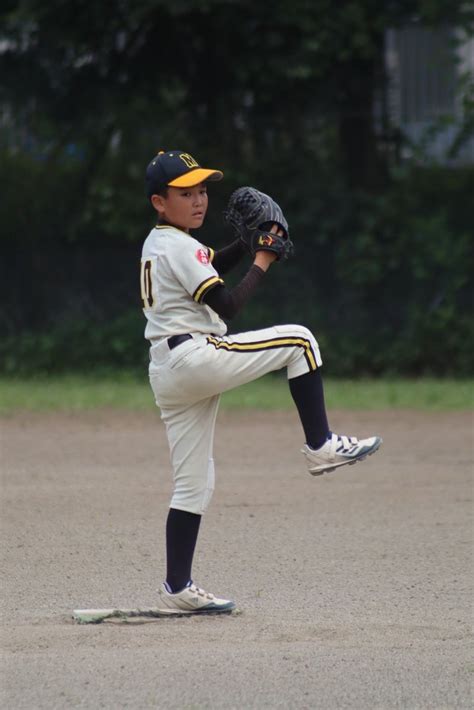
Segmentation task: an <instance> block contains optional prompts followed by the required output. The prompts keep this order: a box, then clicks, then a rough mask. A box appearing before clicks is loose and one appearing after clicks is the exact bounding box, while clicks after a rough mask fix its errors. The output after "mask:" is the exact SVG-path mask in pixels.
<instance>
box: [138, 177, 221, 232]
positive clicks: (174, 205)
mask: <svg viewBox="0 0 474 710" xmlns="http://www.w3.org/2000/svg"><path fill="white" fill-rule="evenodd" d="M207 201H208V198H207V188H206V184H205V183H204V182H201V183H200V184H199V185H195V186H194V187H168V194H167V196H166V197H163V195H153V196H152V198H151V202H152V204H153V207H154V208H155V210H156V211H157V212H158V213H159V215H160V218H161V219H162V220H163V221H164V222H166V223H167V224H172V225H173V226H175V227H178V228H179V229H182V230H183V232H189V230H190V229H197V228H198V227H201V226H202V223H203V222H204V218H205V216H206V212H207Z"/></svg>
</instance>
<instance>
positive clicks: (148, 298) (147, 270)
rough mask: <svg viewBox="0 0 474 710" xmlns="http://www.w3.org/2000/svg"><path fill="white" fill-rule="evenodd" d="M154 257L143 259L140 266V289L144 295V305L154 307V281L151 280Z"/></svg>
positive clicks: (144, 306) (147, 307)
mask: <svg viewBox="0 0 474 710" xmlns="http://www.w3.org/2000/svg"><path fill="white" fill-rule="evenodd" d="M152 266H153V259H142V262H141V267H140V291H141V296H142V307H143V308H145V309H149V308H153V306H154V304H155V301H154V298H153V283H152V280H151V269H152Z"/></svg>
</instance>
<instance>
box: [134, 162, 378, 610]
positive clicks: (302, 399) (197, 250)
mask: <svg viewBox="0 0 474 710" xmlns="http://www.w3.org/2000/svg"><path fill="white" fill-rule="evenodd" d="M222 177H223V174H222V172H221V171H220V170H215V169H210V168H203V167H201V166H200V165H199V164H198V163H197V161H196V160H195V159H194V158H193V157H192V156H191V155H189V154H188V153H186V152H184V151H180V150H172V151H168V152H161V153H159V154H158V155H157V156H155V157H154V158H153V160H152V161H151V162H150V164H149V165H148V167H147V170H146V191H147V196H148V199H149V200H150V202H151V204H152V206H153V208H154V209H155V210H156V212H157V217H158V219H157V224H156V226H155V227H154V228H153V229H152V230H151V232H150V233H149V235H148V237H147V238H146V240H145V243H144V245H143V253H142V259H141V272H140V285H141V296H142V301H143V312H144V315H145V317H146V320H147V324H146V329H145V337H146V338H147V339H148V340H149V341H150V366H149V376H150V383H151V387H152V389H153V392H154V396H155V400H156V403H157V405H158V407H159V408H160V411H161V417H162V419H163V421H164V423H165V426H166V434H167V438H168V443H169V448H170V456H171V463H172V467H173V471H174V491H173V495H172V499H171V503H170V509H169V514H168V518H167V522H166V557H167V571H166V580H165V582H164V583H163V584H162V586H161V588H160V590H159V607H160V608H161V610H162V611H163V613H167V614H177V615H183V614H202V613H223V612H230V611H232V610H233V609H234V608H235V604H234V602H233V601H230V600H228V599H221V598H218V597H216V596H214V595H213V594H210V593H208V592H206V591H204V590H203V589H200V588H199V587H198V586H196V585H195V584H194V582H193V581H192V576H191V567H192V560H193V555H194V549H195V545H196V540H197V536H198V532H199V525H200V522H201V517H202V515H203V514H204V512H205V511H206V509H207V507H208V505H209V502H210V500H211V496H212V493H213V490H214V461H213V439H214V429H215V422H216V416H217V410H218V405H219V397H220V394H221V393H222V392H224V391H226V390H230V389H232V388H234V387H238V386H239V385H242V384H244V383H246V382H250V381H253V380H256V379H257V378H259V377H262V376H263V375H266V374H267V373H269V372H273V371H275V370H279V369H282V368H286V371H287V376H288V381H289V387H290V392H291V395H292V397H293V400H294V402H295V405H296V407H297V410H298V413H299V416H300V420H301V423H302V427H303V430H304V435H305V444H304V446H303V448H302V452H303V454H304V456H305V458H306V462H307V465H308V470H309V472H310V473H311V474H313V475H320V474H323V473H325V472H326V471H332V470H334V469H336V468H339V467H340V466H344V465H346V464H353V463H355V462H357V461H360V460H361V459H364V458H365V457H366V456H368V455H370V454H373V453H374V452H375V451H377V449H378V448H379V447H380V445H381V443H382V440H381V439H380V438H379V437H377V436H372V437H370V438H368V439H357V438H356V437H353V436H351V437H349V436H341V435H337V434H334V433H333V432H331V431H330V429H329V426H328V420H327V416H326V410H325V404H324V394H323V385H322V380H321V374H320V368H321V365H322V360H321V355H320V352H319V347H318V343H317V342H316V340H315V338H314V336H313V334H312V333H311V332H310V331H309V330H308V329H307V328H305V327H303V326H301V325H278V326H274V327H272V328H265V329H263V330H256V331H250V332H245V333H236V334H233V335H229V334H228V332H227V325H226V322H225V321H226V320H229V319H231V318H232V317H233V316H235V314H236V313H238V312H239V311H240V310H241V308H242V307H243V306H244V304H245V303H246V302H247V301H248V299H249V298H250V296H251V295H252V294H253V293H254V291H255V289H256V288H257V287H258V284H259V283H260V282H261V281H262V279H264V278H265V273H266V272H267V271H268V269H269V267H270V265H271V264H272V263H273V262H275V261H278V260H280V259H283V258H285V257H287V256H288V255H289V253H290V252H291V241H290V240H289V235H288V226H287V223H286V220H285V218H284V217H283V214H282V212H281V210H280V208H279V206H278V205H277V204H276V203H275V202H274V201H273V200H272V199H271V198H270V197H269V196H268V195H264V194H263V193H260V192H259V191H258V190H254V189H253V188H241V190H239V191H237V192H236V193H234V195H233V196H232V197H231V200H230V202H229V208H228V211H227V215H228V216H229V219H228V221H229V222H230V223H231V224H232V225H233V226H234V228H235V230H236V233H237V235H238V238H237V239H236V240H235V241H234V242H232V243H231V244H229V245H228V246H226V247H224V248H223V249H221V250H219V251H217V252H215V251H214V250H213V249H212V248H210V247H208V246H205V245H204V244H203V243H201V242H200V241H198V240H197V239H196V238H195V237H194V236H192V234H191V232H194V230H197V229H199V228H200V227H201V226H202V224H203V222H204V219H205V216H206V212H207V207H208V195H207V185H208V183H209V182H212V181H216V180H220V179H221V178H222ZM248 251H250V252H251V254H252V256H253V263H252V265H251V266H250V268H249V270H248V272H247V273H246V275H245V276H244V278H243V279H242V281H241V282H240V283H239V284H238V285H237V286H235V287H234V288H229V287H227V286H226V284H225V281H224V279H223V275H224V274H225V273H226V272H228V271H229V270H230V269H232V267H234V266H235V265H236V264H237V263H238V262H239V261H240V260H241V259H242V258H243V257H244V256H245V255H246V254H247V253H248Z"/></svg>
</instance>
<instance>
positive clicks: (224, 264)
mask: <svg viewBox="0 0 474 710" xmlns="http://www.w3.org/2000/svg"><path fill="white" fill-rule="evenodd" d="M246 253H247V250H246V248H245V244H243V243H242V242H241V240H240V239H236V240H235V242H232V243H231V244H228V245H227V246H226V247H223V248H222V249H219V251H216V252H215V254H214V258H213V259H212V265H213V267H214V268H215V270H216V271H218V272H219V274H226V273H227V272H228V271H230V270H231V269H232V268H233V267H234V266H236V265H237V264H238V263H239V261H240V260H241V259H242V257H243V256H244V254H246Z"/></svg>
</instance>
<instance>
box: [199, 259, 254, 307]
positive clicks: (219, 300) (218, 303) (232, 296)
mask: <svg viewBox="0 0 474 710" xmlns="http://www.w3.org/2000/svg"><path fill="white" fill-rule="evenodd" d="M213 263H214V262H213ZM264 274H265V271H264V270H263V269H261V268H260V267H259V266H255V264H253V265H252V266H251V267H250V269H249V270H248V271H247V273H246V274H245V276H244V278H243V279H242V281H241V282H240V283H239V284H237V286H235V287H234V288H233V289H229V288H227V286H225V285H223V284H218V285H217V286H215V287H214V288H213V289H211V291H209V292H208V293H206V295H205V296H204V298H203V301H204V303H206V305H208V306H209V307H210V308H212V310H213V311H215V312H216V313H217V315H219V316H220V317H221V318H226V319H227V320H230V319H231V318H233V317H234V316H235V315H237V313H238V312H239V311H240V310H241V308H242V306H243V305H244V303H246V302H247V301H248V300H249V298H250V296H251V295H252V294H253V292H254V291H255V289H256V288H257V286H258V284H259V283H260V281H261V280H262V278H263V276H264Z"/></svg>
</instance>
